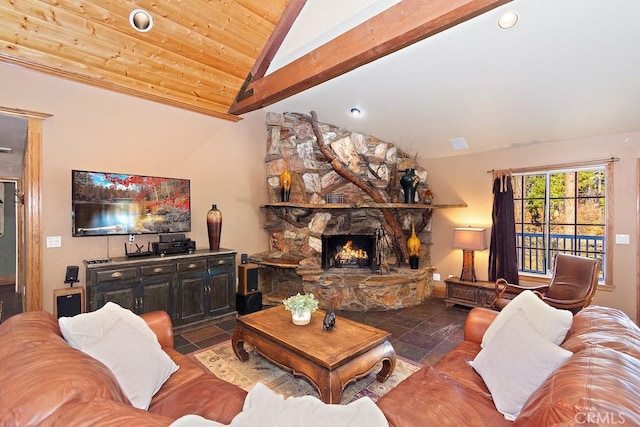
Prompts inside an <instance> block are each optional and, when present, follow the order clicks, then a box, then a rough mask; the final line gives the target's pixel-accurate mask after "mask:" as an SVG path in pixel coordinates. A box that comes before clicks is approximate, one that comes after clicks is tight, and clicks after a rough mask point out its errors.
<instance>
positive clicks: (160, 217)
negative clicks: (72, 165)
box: [71, 170, 191, 236]
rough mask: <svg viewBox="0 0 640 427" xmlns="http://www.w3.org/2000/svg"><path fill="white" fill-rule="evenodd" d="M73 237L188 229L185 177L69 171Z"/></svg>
mask: <svg viewBox="0 0 640 427" xmlns="http://www.w3.org/2000/svg"><path fill="white" fill-rule="evenodd" d="M71 179H72V214H71V217H72V222H73V235H74V236H105V235H111V234H145V233H170V232H185V231H191V193H190V191H191V190H190V181H189V180H188V179H176V178H161V177H153V176H143V175H131V174H121V173H107V172H91V171H81V170H72V171H71Z"/></svg>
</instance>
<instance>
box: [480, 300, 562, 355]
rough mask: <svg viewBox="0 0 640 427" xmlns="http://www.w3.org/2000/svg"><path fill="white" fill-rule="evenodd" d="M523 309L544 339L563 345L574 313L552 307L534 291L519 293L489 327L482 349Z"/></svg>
mask: <svg viewBox="0 0 640 427" xmlns="http://www.w3.org/2000/svg"><path fill="white" fill-rule="evenodd" d="M520 309H522V311H523V313H524V315H525V317H526V318H527V321H528V322H529V324H530V325H531V326H532V327H533V328H535V330H536V331H538V333H539V334H540V335H542V336H543V337H544V338H546V339H547V340H549V341H550V342H552V343H554V344H558V345H560V344H562V341H564V337H566V336H567V332H569V328H571V324H572V323H573V313H571V312H570V311H569V310H561V309H557V308H555V307H551V306H550V305H548V304H546V303H545V302H544V301H542V300H541V299H540V298H538V296H537V295H536V294H534V293H533V292H532V291H528V290H527V291H523V292H521V293H519V294H518V295H517V296H516V297H515V298H514V299H513V300H512V301H511V302H510V303H509V304H507V305H506V307H505V308H503V309H502V311H501V312H500V314H498V316H497V317H496V318H495V320H494V321H493V322H492V323H491V325H489V327H488V328H487V331H486V332H485V333H484V336H483V337H482V347H486V346H487V345H488V344H489V342H490V341H491V340H492V339H493V337H494V336H495V335H496V333H497V332H498V330H500V328H502V327H503V326H504V325H505V324H506V323H508V322H509V319H510V318H511V316H513V314H514V313H515V312H517V311H518V310H520Z"/></svg>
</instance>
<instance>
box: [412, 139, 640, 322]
mask: <svg viewBox="0 0 640 427" xmlns="http://www.w3.org/2000/svg"><path fill="white" fill-rule="evenodd" d="M611 157H617V158H620V161H618V162H615V163H614V197H613V201H614V205H613V212H614V213H613V218H612V220H613V233H614V234H628V235H629V236H630V240H631V244H629V245H613V253H612V254H608V256H610V257H612V259H613V276H612V277H613V279H612V281H611V284H612V285H613V286H614V289H613V290H612V291H606V290H599V291H598V292H596V296H595V298H594V304H599V305H606V306H612V307H616V308H619V309H621V310H623V311H624V312H626V313H627V314H628V315H629V316H630V317H631V318H632V319H635V318H636V301H637V296H636V286H637V282H636V280H637V262H636V250H637V247H636V244H637V240H638V239H637V235H638V234H637V233H638V230H636V221H637V219H636V217H637V214H638V213H637V210H636V197H637V188H636V173H637V171H636V159H637V158H638V157H640V132H632V133H624V134H617V135H606V136H596V137H591V138H584V139H578V140H570V141H556V142H548V143H544V144H534V145H528V146H522V147H512V148H508V149H501V150H496V151H491V152H486V153H480V154H473V155H461V156H456V157H451V158H443V159H432V160H428V161H423V162H422V164H423V165H424V166H425V167H426V169H427V170H428V172H429V185H430V187H431V188H432V190H433V191H434V192H435V193H436V195H437V197H436V200H435V202H436V203H459V202H465V203H467V205H468V207H467V208H456V209H443V210H438V211H436V213H435V214H434V216H433V241H434V246H433V248H432V251H431V261H432V263H433V264H434V265H435V266H436V267H437V271H436V272H437V273H440V274H441V277H442V281H441V282H440V283H436V284H435V285H436V286H437V287H439V288H441V289H442V288H443V287H444V282H443V281H444V279H445V278H446V277H448V275H450V274H451V275H454V276H458V275H459V274H460V269H461V266H462V251H459V250H453V249H451V244H452V242H453V228H454V227H459V226H467V225H472V226H483V227H486V228H487V231H486V232H487V245H488V244H489V241H490V236H491V234H490V233H491V209H492V203H493V195H492V192H491V191H492V177H491V174H488V173H487V171H489V170H493V169H508V168H523V167H534V166H544V165H552V164H561V163H570V162H579V161H583V160H584V161H588V160H596V159H606V158H611ZM488 257H489V251H488V250H486V251H479V252H476V253H475V263H476V274H477V275H478V280H487V278H488Z"/></svg>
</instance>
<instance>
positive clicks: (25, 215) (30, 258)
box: [0, 107, 51, 311]
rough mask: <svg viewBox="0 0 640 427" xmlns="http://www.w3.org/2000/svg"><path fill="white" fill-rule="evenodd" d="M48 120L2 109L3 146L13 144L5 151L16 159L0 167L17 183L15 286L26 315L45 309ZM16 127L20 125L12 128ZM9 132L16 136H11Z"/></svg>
mask: <svg viewBox="0 0 640 427" xmlns="http://www.w3.org/2000/svg"><path fill="white" fill-rule="evenodd" d="M48 117H51V115H50V114H45V113H38V112H34V111H27V110H19V109H15V108H6V107H0V146H2V145H9V143H12V144H14V145H12V146H11V147H4V148H8V149H9V150H5V154H7V151H8V154H14V156H13V157H8V158H5V160H6V162H5V161H3V162H1V163H0V166H1V167H2V170H0V177H9V178H10V179H9V181H11V180H15V181H14V182H15V183H16V189H15V193H14V194H15V200H16V204H15V206H16V232H15V233H16V250H15V259H16V278H15V282H16V290H17V291H18V293H19V294H21V295H22V298H21V299H22V307H23V311H32V310H42V308H43V304H42V248H41V246H42V235H41V234H42V233H41V229H42V227H41V211H42V209H41V205H42V122H43V120H44V119H46V118H48ZM15 124H18V125H17V126H13V125H15ZM20 126H23V127H22V128H21V127H20ZM16 129H17V131H16ZM10 131H14V132H17V133H16V134H15V135H12V134H11V133H10ZM13 150H16V151H17V152H18V153H19V154H17V153H15V152H14V151H13ZM12 162H13V163H12ZM0 180H1V179H0ZM5 308H6V307H5Z"/></svg>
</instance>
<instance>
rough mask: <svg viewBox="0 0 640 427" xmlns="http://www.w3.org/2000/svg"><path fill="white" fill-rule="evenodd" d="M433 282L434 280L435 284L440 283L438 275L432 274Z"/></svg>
mask: <svg viewBox="0 0 640 427" xmlns="http://www.w3.org/2000/svg"><path fill="white" fill-rule="evenodd" d="M433 280H435V281H436V282H439V281H440V273H433Z"/></svg>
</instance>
